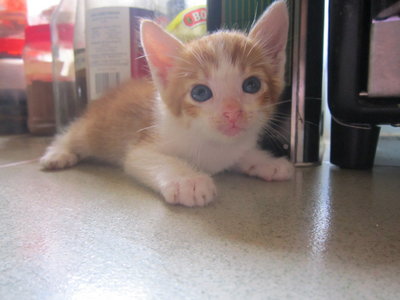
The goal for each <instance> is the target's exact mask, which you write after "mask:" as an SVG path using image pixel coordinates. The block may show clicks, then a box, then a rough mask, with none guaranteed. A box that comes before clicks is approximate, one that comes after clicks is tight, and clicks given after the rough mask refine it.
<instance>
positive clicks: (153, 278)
mask: <svg viewBox="0 0 400 300" xmlns="http://www.w3.org/2000/svg"><path fill="white" fill-rule="evenodd" d="M47 142H48V139H43V138H33V137H27V136H14V137H0V234H1V240H0V241H1V242H0V243H1V248H0V299H7V300H8V299H18V300H19V299H84V300H86V299H107V300H108V299H399V297H400V196H399V195H400V167H399V166H400V164H399V165H398V166H393V165H395V164H397V163H398V162H399V159H398V156H396V154H397V155H400V154H399V151H398V149H400V146H399V145H400V140H398V139H397V140H396V139H394V140H393V139H392V140H391V141H390V142H389V144H390V143H391V146H390V147H392V148H389V149H392V150H393V149H394V151H391V152H390V151H389V150H388V148H386V147H383V146H380V149H379V152H378V156H379V154H383V156H384V158H385V159H384V160H380V158H379V157H378V159H377V164H378V166H376V167H375V168H374V169H373V171H346V170H339V169H337V168H336V167H334V166H331V165H330V164H329V163H328V162H324V163H323V164H322V165H321V166H319V167H313V168H303V169H298V170H297V171H296V176H295V179H294V180H292V181H291V182H280V183H264V182H262V181H260V180H256V179H252V178H248V177H243V176H239V175H234V174H222V175H219V176H217V177H216V182H217V186H218V188H219V197H218V200H217V201H216V202H215V203H213V204H212V205H210V206H208V207H206V208H200V209H188V208H183V207H172V206H168V205H166V204H164V203H163V202H161V201H160V198H159V197H158V196H157V195H156V194H154V193H153V192H151V191H149V190H147V189H146V188H143V187H141V186H139V185H138V184H136V183H135V182H134V181H133V180H131V179H130V178H128V177H127V176H125V175H124V174H123V172H121V171H120V170H117V169H114V168H111V167H109V166H101V165H94V164H88V163H86V164H82V165H80V166H78V167H76V168H74V169H70V170H66V171H62V172H47V173H46V172H41V171H39V167H38V164H37V162H35V161H31V160H32V159H34V158H36V157H38V156H39V155H40V153H41V152H42V151H43V149H44V147H45V146H46V144H47ZM396 148H397V150H396ZM15 162H20V163H17V164H15ZM385 165H386V166H385Z"/></svg>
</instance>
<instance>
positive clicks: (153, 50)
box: [140, 20, 183, 86]
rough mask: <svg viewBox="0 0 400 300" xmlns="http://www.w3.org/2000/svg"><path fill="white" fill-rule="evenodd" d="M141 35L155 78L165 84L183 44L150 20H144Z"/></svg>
mask: <svg viewBox="0 0 400 300" xmlns="http://www.w3.org/2000/svg"><path fill="white" fill-rule="evenodd" d="M140 35H141V40H142V46H143V48H144V52H145V55H146V59H147V62H148V63H149V66H150V70H151V73H152V75H153V79H154V80H155V81H156V83H159V84H162V85H163V86H165V84H166V83H167V77H168V71H169V69H170V68H171V67H172V66H173V63H174V61H175V57H176V56H177V55H178V53H179V52H180V50H181V48H182V46H183V44H182V43H181V42H180V41H179V40H177V39H176V38H175V37H173V36H172V35H170V34H169V33H167V32H166V31H164V30H163V29H162V28H161V27H160V26H158V25H157V24H156V23H154V22H153V21H150V20H143V21H142V23H141V26H140Z"/></svg>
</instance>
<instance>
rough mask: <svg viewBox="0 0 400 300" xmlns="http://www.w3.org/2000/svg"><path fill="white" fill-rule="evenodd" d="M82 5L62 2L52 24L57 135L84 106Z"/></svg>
mask: <svg viewBox="0 0 400 300" xmlns="http://www.w3.org/2000/svg"><path fill="white" fill-rule="evenodd" d="M84 4H85V2H84V1H81V0H62V1H61V2H60V5H59V6H58V7H57V9H56V11H55V12H54V14H53V16H52V20H51V33H52V35H51V38H52V54H53V70H52V71H53V92H54V100H55V111H56V124H57V131H62V129H63V128H64V127H65V126H67V125H68V124H69V123H70V122H71V121H73V120H74V119H76V118H77V117H79V116H80V115H81V113H82V112H83V110H84V108H85V106H86V103H87V96H86V82H85V80H84V78H85V76H84V75H82V74H84V73H85V43H84V23H83V21H84V17H83V16H84Z"/></svg>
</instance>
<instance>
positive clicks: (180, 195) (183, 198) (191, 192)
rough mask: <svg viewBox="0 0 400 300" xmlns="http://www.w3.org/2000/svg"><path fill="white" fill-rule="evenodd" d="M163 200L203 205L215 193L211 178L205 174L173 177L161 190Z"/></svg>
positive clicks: (185, 204) (187, 204)
mask: <svg viewBox="0 0 400 300" xmlns="http://www.w3.org/2000/svg"><path fill="white" fill-rule="evenodd" d="M161 193H162V195H163V196H164V198H165V200H166V201H167V202H168V203H171V204H181V205H184V206H189V207H193V206H205V205H207V204H208V203H210V202H211V201H212V200H213V199H214V197H215V196H216V194H217V189H216V187H215V185H214V182H213V180H212V179H211V177H210V176H207V175H198V176H194V177H184V178H178V179H173V180H171V181H170V182H168V183H167V184H165V186H164V188H163V189H162V191H161Z"/></svg>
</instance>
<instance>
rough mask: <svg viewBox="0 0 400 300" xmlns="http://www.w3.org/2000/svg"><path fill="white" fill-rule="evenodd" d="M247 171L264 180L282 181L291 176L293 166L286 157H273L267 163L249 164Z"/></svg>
mask: <svg viewBox="0 0 400 300" xmlns="http://www.w3.org/2000/svg"><path fill="white" fill-rule="evenodd" d="M247 173H248V174H249V175H251V176H257V177H260V178H262V179H264V180H265V181H283V180H288V179H290V178H292V177H293V174H294V166H293V164H292V163H291V162H290V161H288V160H287V159H286V158H283V157H281V158H275V159H273V160H271V161H269V162H268V163H263V164H259V165H253V166H249V169H248V171H247Z"/></svg>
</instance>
